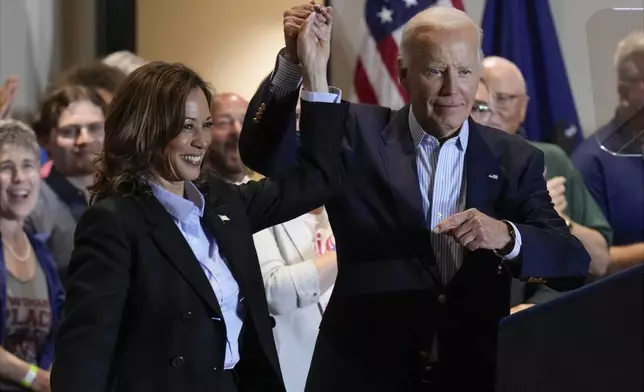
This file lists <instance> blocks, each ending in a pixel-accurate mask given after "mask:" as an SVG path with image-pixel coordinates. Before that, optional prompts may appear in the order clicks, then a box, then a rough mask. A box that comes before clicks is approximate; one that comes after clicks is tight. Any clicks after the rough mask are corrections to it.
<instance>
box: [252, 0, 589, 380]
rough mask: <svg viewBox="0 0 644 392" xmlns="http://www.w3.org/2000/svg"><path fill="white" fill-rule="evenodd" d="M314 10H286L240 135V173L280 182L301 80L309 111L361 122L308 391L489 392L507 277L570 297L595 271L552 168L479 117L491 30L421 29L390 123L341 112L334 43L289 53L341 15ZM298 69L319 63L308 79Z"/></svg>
mask: <svg viewBox="0 0 644 392" xmlns="http://www.w3.org/2000/svg"><path fill="white" fill-rule="evenodd" d="M307 11H308V9H307V8H305V7H304V8H299V9H296V10H291V11H287V12H286V14H285V20H284V26H285V34H286V38H287V39H286V48H285V49H284V50H283V51H282V53H281V54H280V56H279V57H278V60H277V69H275V70H274V72H273V74H272V77H271V78H270V79H269V80H268V81H267V82H266V83H265V84H264V85H263V86H261V87H260V91H258V92H257V94H256V96H255V97H254V99H253V101H251V105H250V110H249V115H248V116H247V118H246V120H247V121H246V122H245V124H244V128H243V129H242V133H241V137H240V152H241V154H242V159H243V160H244V162H246V164H247V165H249V166H250V167H251V168H253V169H254V170H256V171H259V172H260V173H262V174H265V175H269V176H270V175H271V174H274V173H275V170H273V169H274V168H275V167H280V166H281V167H284V166H285V162H291V163H294V164H296V162H297V159H296V156H297V137H296V136H295V132H294V123H295V106H296V100H297V94H298V92H297V88H298V86H299V85H300V81H301V86H302V99H303V100H315V101H326V102H329V105H333V106H335V107H336V108H337V110H338V114H341V113H342V111H343V110H349V111H350V118H351V121H348V122H347V124H346V125H345V127H346V135H347V136H346V143H345V144H346V152H345V164H346V166H345V167H346V180H345V185H344V186H343V188H342V190H341V192H338V194H337V195H336V197H335V198H334V199H333V200H332V201H331V202H330V203H328V204H327V205H326V207H327V211H328V214H329V218H330V221H331V226H332V229H333V232H334V234H335V237H336V245H337V255H338V276H337V280H336V283H335V287H334V292H333V295H332V297H331V299H330V301H329V304H328V307H327V309H326V311H325V314H324V317H323V320H322V323H321V325H320V332H319V337H318V341H317V345H316V348H315V353H314V355H313V360H312V363H311V369H310V372H309V377H308V380H307V387H306V390H307V391H310V392H318V391H320V392H328V391H334V392H343V391H347V392H349V391H352V392H353V391H369V392H374V391H376V392H377V391H383V392H384V391H386V392H393V391H396V392H398V391H433V392H435V391H466V390H472V391H493V390H494V383H495V367H496V360H495V358H496V341H497V337H496V336H497V326H498V322H499V320H500V319H501V318H502V317H504V316H506V315H508V314H509V296H510V280H511V277H512V276H517V277H519V278H521V279H524V280H528V281H532V282H542V283H547V284H550V285H554V286H555V287H557V288H559V289H570V288H573V287H577V286H579V285H580V284H582V283H583V281H584V277H585V275H586V272H587V271H588V262H589V257H588V254H587V253H586V251H585V250H584V248H583V246H582V245H581V244H580V243H579V241H578V240H576V239H575V238H574V237H573V236H572V235H571V234H570V232H569V231H568V229H567V227H566V224H565V222H564V221H563V219H561V218H560V217H559V215H558V214H557V213H556V211H555V210H554V209H553V207H552V204H551V203H550V197H549V196H548V192H547V190H546V184H545V181H544V178H543V170H544V163H543V154H542V153H541V152H539V151H538V150H537V149H536V148H534V147H533V146H531V145H530V144H529V143H527V142H526V141H524V140H522V139H520V138H517V137H514V136H511V135H508V134H506V133H504V132H502V131H500V130H496V129H492V128H488V127H484V126H481V125H478V124H476V123H474V122H472V121H470V120H469V119H468V116H469V114H470V110H471V108H472V104H473V103H474V97H475V94H476V89H477V85H478V81H479V75H480V65H481V64H480V62H481V56H480V44H481V31H480V29H479V28H478V26H477V25H476V24H475V23H474V22H473V21H472V20H471V19H470V18H469V17H468V16H467V15H466V14H465V13H463V12H461V11H458V10H456V9H453V8H442V7H434V8H429V9H427V10H425V11H422V12H420V13H418V14H417V15H416V16H415V17H414V18H412V19H411V20H410V21H409V23H408V24H407V26H406V27H405V29H404V32H403V38H402V44H401V49H402V51H401V57H400V61H399V77H400V81H401V83H402V85H403V87H404V88H405V90H406V91H407V92H408V93H409V96H410V97H411V103H410V104H409V105H406V106H405V107H404V108H403V109H401V110H399V111H392V110H391V109H389V108H384V107H377V106H367V105H359V104H349V103H347V102H340V91H339V90H337V89H335V88H330V87H329V86H328V84H327V81H326V68H327V64H326V62H325V61H324V62H323V61H322V60H323V59H324V58H325V56H323V55H322V54H323V53H327V52H326V51H328V50H329V43H328V41H314V40H309V41H307V42H308V45H300V46H299V47H294V46H293V45H292V44H291V42H292V41H291V39H290V38H291V37H292V36H293V35H297V29H296V28H295V27H294V26H296V25H297V22H298V20H301V19H302V18H306V17H311V18H319V19H322V20H324V18H323V17H329V18H330V15H331V11H330V10H329V9H324V8H320V7H317V8H315V7H313V9H312V10H311V11H314V12H315V14H313V15H309V14H310V12H311V11H308V13H307ZM316 28H317V29H321V30H323V31H326V30H330V24H327V23H323V22H321V21H320V22H318V23H316ZM326 32H328V33H329V36H330V31H326ZM298 58H307V59H310V58H315V59H321V61H316V62H313V64H311V63H310V62H308V61H307V64H310V68H307V69H301V68H302V67H301V66H300V65H299V64H298ZM301 75H304V78H301ZM347 107H348V108H347ZM517 349H520V348H517Z"/></svg>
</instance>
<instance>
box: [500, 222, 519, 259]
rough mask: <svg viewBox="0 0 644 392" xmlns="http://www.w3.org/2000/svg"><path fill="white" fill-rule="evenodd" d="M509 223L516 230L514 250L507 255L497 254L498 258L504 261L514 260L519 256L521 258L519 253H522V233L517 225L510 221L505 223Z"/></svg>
mask: <svg viewBox="0 0 644 392" xmlns="http://www.w3.org/2000/svg"><path fill="white" fill-rule="evenodd" d="M504 222H507V223H508V224H510V225H511V226H512V228H513V229H514V247H513V248H512V251H511V252H510V253H508V254H507V255H505V256H504V255H501V254H499V253H496V255H497V256H499V257H502V258H503V260H512V259H515V258H516V257H517V256H519V253H521V244H522V242H521V232H520V231H519V229H518V228H517V227H516V225H515V224H514V223H512V222H510V221H504Z"/></svg>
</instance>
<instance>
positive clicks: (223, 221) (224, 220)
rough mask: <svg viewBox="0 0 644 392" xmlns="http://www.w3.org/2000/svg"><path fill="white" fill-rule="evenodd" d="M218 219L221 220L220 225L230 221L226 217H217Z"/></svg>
mask: <svg viewBox="0 0 644 392" xmlns="http://www.w3.org/2000/svg"><path fill="white" fill-rule="evenodd" d="M218 216H219V219H221V223H226V222H229V221H230V218H229V217H227V216H226V215H218Z"/></svg>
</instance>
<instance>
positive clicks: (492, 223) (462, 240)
mask: <svg viewBox="0 0 644 392" xmlns="http://www.w3.org/2000/svg"><path fill="white" fill-rule="evenodd" d="M434 232H435V233H443V234H445V235H448V236H451V237H454V239H455V240H456V241H457V242H458V243H459V244H461V245H462V246H464V247H466V248H467V249H469V250H471V251H474V250H477V249H487V250H499V249H503V248H505V247H506V246H507V245H508V244H509V243H510V241H511V240H512V237H510V233H509V230H508V226H507V225H506V224H505V223H504V222H502V221H499V220H496V219H493V218H490V217H489V216H487V215H485V214H484V213H482V212H480V211H479V210H477V209H475V208H471V209H469V210H466V211H463V212H459V213H456V214H454V215H452V216H450V217H448V218H447V219H445V220H443V221H442V222H441V223H439V224H438V225H436V227H435V228H434Z"/></svg>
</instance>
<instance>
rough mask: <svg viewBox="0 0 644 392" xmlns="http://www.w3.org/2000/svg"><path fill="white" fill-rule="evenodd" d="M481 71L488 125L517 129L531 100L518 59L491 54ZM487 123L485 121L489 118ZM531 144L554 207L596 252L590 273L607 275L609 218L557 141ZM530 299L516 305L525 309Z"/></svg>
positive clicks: (480, 95)
mask: <svg viewBox="0 0 644 392" xmlns="http://www.w3.org/2000/svg"><path fill="white" fill-rule="evenodd" d="M482 75H483V79H484V81H485V82H484V83H481V85H480V86H479V89H478V91H477V101H484V102H487V103H488V104H489V107H490V109H491V112H490V113H489V114H487V116H486V118H487V123H486V124H487V125H489V126H494V127H497V128H499V129H502V130H504V131H505V132H508V133H510V134H516V133H518V132H519V131H520V128H521V124H522V123H523V121H524V119H525V114H526V109H527V105H528V102H529V97H528V95H527V94H526V85H525V79H524V78H523V74H522V73H521V71H520V70H519V68H518V67H517V66H516V65H515V64H514V63H512V62H511V61H509V60H507V59H505V58H502V57H486V58H485V59H484V60H483V72H482ZM488 89H489V91H488ZM477 115H479V114H478V113H477V114H476V115H475V114H474V113H473V116H477ZM482 122H483V123H485V120H483V121H482ZM531 143H532V144H533V145H534V146H535V147H537V148H539V149H540V150H541V151H543V153H544V157H545V167H546V173H545V176H546V179H547V180H548V183H547V186H548V191H549V193H550V196H551V198H552V200H553V203H554V205H555V210H556V211H557V212H558V213H559V215H560V216H561V217H562V218H563V219H564V220H565V221H566V223H567V224H568V227H569V228H570V230H571V233H572V234H573V235H575V236H576V237H577V238H578V239H579V240H580V241H581V242H582V243H583V244H584V246H585V247H586V250H587V251H588V253H589V254H590V256H591V264H590V271H589V272H590V275H591V277H593V278H598V277H601V276H603V275H605V274H606V270H607V268H608V264H609V259H610V256H609V252H608V246H609V244H610V243H611V241H612V234H613V232H612V229H611V227H610V225H609V224H608V221H607V220H606V218H605V217H604V215H603V213H602V212H601V210H600V209H599V206H598V205H597V203H596V202H595V200H594V199H593V197H592V195H591V194H590V192H588V189H586V186H585V185H584V182H583V178H582V177H581V175H580V173H579V172H578V171H577V170H576V169H575V168H574V167H573V165H572V162H571V160H570V158H568V156H567V155H566V153H565V152H564V151H563V150H562V149H561V148H559V147H558V146H556V145H554V144H549V143H538V142H531ZM528 297H530V295H528ZM550 298H552V295H549V294H548V295H545V296H543V297H538V296H537V297H534V296H533V298H532V299H531V302H529V304H535V303H541V302H545V301H546V300H548V299H550ZM529 304H527V305H525V306H520V307H519V308H516V309H513V310H515V311H516V310H521V309H523V308H525V307H528V306H529Z"/></svg>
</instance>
